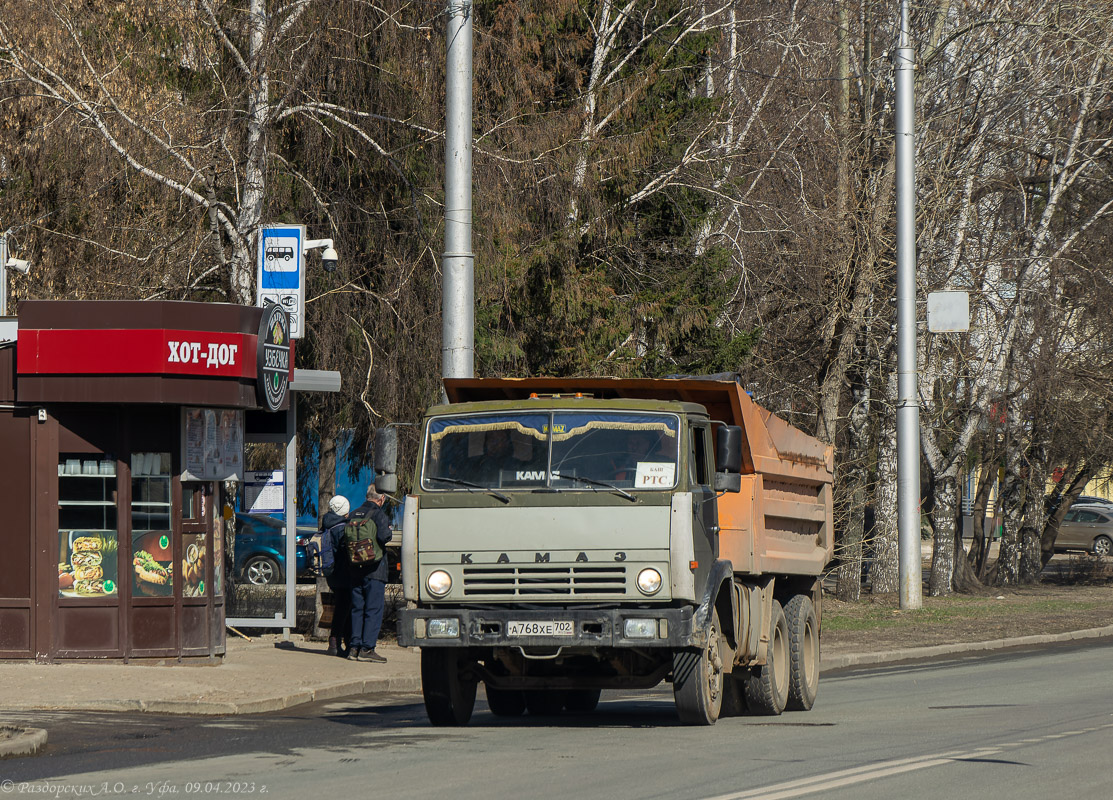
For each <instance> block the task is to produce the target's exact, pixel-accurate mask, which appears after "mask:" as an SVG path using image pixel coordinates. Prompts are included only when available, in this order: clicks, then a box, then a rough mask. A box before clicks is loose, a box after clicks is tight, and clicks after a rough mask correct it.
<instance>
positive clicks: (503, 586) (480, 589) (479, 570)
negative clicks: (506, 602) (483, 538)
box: [464, 566, 626, 597]
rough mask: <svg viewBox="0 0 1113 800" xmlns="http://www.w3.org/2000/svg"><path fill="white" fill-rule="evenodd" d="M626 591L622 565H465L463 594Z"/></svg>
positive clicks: (624, 570) (558, 594)
mask: <svg viewBox="0 0 1113 800" xmlns="http://www.w3.org/2000/svg"><path fill="white" fill-rule="evenodd" d="M625 592H626V568H625V567H587V566H583V567H579V566H569V567H557V566H554V567H548V566H545V567H541V566H536V567H535V566H529V567H511V566H506V567H468V568H466V569H465V570H464V595H465V596H467V595H493V596H497V597H546V596H547V597H561V596H565V597H570V596H576V595H585V594H605V595H610V594H623V593H625Z"/></svg>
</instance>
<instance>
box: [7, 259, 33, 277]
mask: <svg viewBox="0 0 1113 800" xmlns="http://www.w3.org/2000/svg"><path fill="white" fill-rule="evenodd" d="M8 269H14V270H15V271H16V272H18V273H20V274H22V275H26V274H27V272H28V271H29V270H30V269H31V262H30V261H24V260H23V259H22V258H9V259H8Z"/></svg>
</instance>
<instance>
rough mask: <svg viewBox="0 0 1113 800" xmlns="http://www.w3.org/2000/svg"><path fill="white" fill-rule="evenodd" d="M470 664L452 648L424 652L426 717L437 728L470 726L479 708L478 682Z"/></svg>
mask: <svg viewBox="0 0 1113 800" xmlns="http://www.w3.org/2000/svg"><path fill="white" fill-rule="evenodd" d="M466 668H467V662H466V661H465V660H464V659H462V658H461V657H460V653H459V652H458V651H457V650H455V649H450V648H447V647H445V648H434V647H427V648H424V649H423V650H422V651H421V692H422V694H423V695H424V696H425V713H426V714H428V715H429V721H430V722H432V723H433V724H434V725H467V724H468V720H470V719H471V712H472V709H474V708H475V689H476V685H477V680H476V679H475V677H474V676H473V675H472V674H471V673H470V670H467V669H466Z"/></svg>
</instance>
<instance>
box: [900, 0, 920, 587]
mask: <svg viewBox="0 0 1113 800" xmlns="http://www.w3.org/2000/svg"><path fill="white" fill-rule="evenodd" d="M895 67H896V78H897V80H896V89H897V98H896V100H897V104H896V105H897V116H896V156H897V174H896V189H897V533H898V541H899V547H900V568H899V579H900V607H901V608H902V609H913V608H919V607H920V606H921V605H922V604H923V600H922V592H923V568H922V565H921V559H920V404H919V393H918V390H917V387H916V109H915V88H916V84H915V74H916V73H915V70H916V61H915V54H914V53H913V52H912V46H911V42H910V37H909V34H908V0H901V8H900V47H899V48H897V54H896V64H895Z"/></svg>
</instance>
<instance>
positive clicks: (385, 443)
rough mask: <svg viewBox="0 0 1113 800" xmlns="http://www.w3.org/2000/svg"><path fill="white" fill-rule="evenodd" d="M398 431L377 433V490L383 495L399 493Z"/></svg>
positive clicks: (389, 430)
mask: <svg viewBox="0 0 1113 800" xmlns="http://www.w3.org/2000/svg"><path fill="white" fill-rule="evenodd" d="M397 472H398V429H397V428H395V427H392V426H389V425H388V426H387V427H385V428H379V429H378V430H377V431H375V489H376V491H378V492H380V493H382V494H393V493H394V492H397V491H398V475H397Z"/></svg>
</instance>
